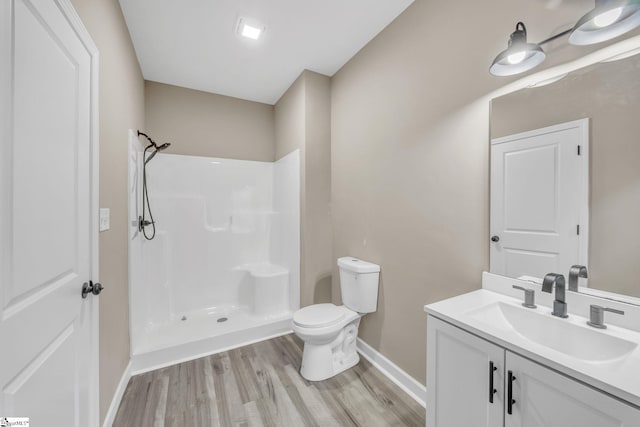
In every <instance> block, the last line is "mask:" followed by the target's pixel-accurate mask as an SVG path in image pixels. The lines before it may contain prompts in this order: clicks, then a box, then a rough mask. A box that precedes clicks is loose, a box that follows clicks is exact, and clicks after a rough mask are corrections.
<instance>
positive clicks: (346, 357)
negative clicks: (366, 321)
mask: <svg viewBox="0 0 640 427" xmlns="http://www.w3.org/2000/svg"><path fill="white" fill-rule="evenodd" d="M359 323H360V319H358V320H357V321H355V322H353V323H351V324H349V325H347V326H346V327H345V328H344V329H343V330H341V331H340V333H339V334H338V337H336V339H335V340H333V341H332V342H330V343H327V344H320V345H318V344H310V343H306V342H305V344H304V350H303V352H302V366H301V367H300V374H301V375H302V377H303V378H304V379H306V380H308V381H322V380H326V379H328V378H331V377H333V376H335V375H338V374H339V373H341V372H344V371H346V370H347V369H349V368H352V367H354V366H355V365H357V364H358V362H359V361H360V356H359V355H358V352H357V351H356V338H357V337H358V324H359Z"/></svg>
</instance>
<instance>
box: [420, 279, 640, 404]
mask: <svg viewBox="0 0 640 427" xmlns="http://www.w3.org/2000/svg"><path fill="white" fill-rule="evenodd" d="M494 303H504V304H509V305H514V306H517V307H521V303H522V299H521V298H520V299H517V298H513V297H510V296H506V295H502V294H500V293H497V292H493V291H490V290H486V289H481V290H477V291H474V292H470V293H467V294H464V295H460V296H457V297H453V298H449V299H446V300H443V301H440V302H436V303H433V304H429V305H426V306H425V307H424V310H425V311H426V312H427V313H428V314H429V315H431V316H434V317H437V318H439V319H441V320H444V321H446V322H448V323H451V324H453V325H455V326H457V327H460V328H462V329H464V330H466V331H468V332H470V333H472V334H475V335H477V336H479V337H481V338H484V339H486V340H487V341H491V342H493V343H495V344H497V345H499V346H501V347H504V348H505V349H507V350H509V351H511V352H513V353H517V354H519V355H521V356H524V357H526V358H529V359H531V360H533V361H535V362H538V363H540V364H542V365H544V366H547V367H549V368H551V369H553V370H556V371H558V372H560V373H562V374H565V375H567V376H570V377H573V378H575V379H577V380H579V381H582V382H583V383H585V384H588V385H590V386H592V387H595V388H597V389H599V390H602V391H604V392H606V393H608V394H611V395H613V396H615V397H618V398H619V399H622V400H624V401H626V402H628V403H630V404H633V405H635V406H637V407H639V408H640V332H637V331H634V330H630V329H625V328H622V327H619V326H615V325H611V324H608V328H607V329H606V330H597V329H593V332H594V333H603V334H608V335H612V336H615V337H618V338H622V339H625V340H628V341H632V342H634V343H638V344H639V345H638V346H637V347H636V348H635V349H634V350H633V351H632V352H631V353H629V354H628V355H626V356H625V357H621V358H619V359H613V360H606V361H598V362H595V361H586V360H581V359H578V358H575V357H572V356H569V355H567V354H564V353H561V352H559V351H556V350H554V349H552V348H549V347H546V346H544V345H541V344H538V343H536V342H533V341H531V340H529V339H528V338H526V337H524V336H523V335H520V334H519V333H518V332H516V331H515V330H513V329H508V328H501V327H498V326H495V325H492V324H491V322H482V321H481V320H478V318H477V316H473V315H472V313H473V312H476V311H477V309H478V308H479V307H482V306H488V305H490V304H494ZM536 310H538V312H540V313H541V314H545V315H546V314H548V315H549V316H551V309H550V308H549V307H546V306H544V305H540V303H539V302H538V308H537V309H536ZM586 320H587V319H586V318H585V317H582V316H579V315H577V314H570V316H569V318H567V319H558V321H562V322H570V323H574V324H575V325H579V326H580V327H588V326H585V322H586ZM553 333H554V331H553V330H550V331H549V334H553Z"/></svg>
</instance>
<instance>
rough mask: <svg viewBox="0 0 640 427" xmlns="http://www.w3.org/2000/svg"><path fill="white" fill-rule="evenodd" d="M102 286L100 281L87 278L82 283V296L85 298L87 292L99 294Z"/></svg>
mask: <svg viewBox="0 0 640 427" xmlns="http://www.w3.org/2000/svg"><path fill="white" fill-rule="evenodd" d="M103 289H104V287H103V286H102V285H101V284H100V283H93V281H91V280H89V281H88V282H84V283H83V284H82V298H86V297H87V295H89V294H94V295H100V292H102V290H103Z"/></svg>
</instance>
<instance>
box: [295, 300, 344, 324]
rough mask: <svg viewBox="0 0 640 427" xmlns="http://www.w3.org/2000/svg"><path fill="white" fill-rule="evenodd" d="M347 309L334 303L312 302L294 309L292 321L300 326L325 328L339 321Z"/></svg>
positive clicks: (342, 318)
mask: <svg viewBox="0 0 640 427" xmlns="http://www.w3.org/2000/svg"><path fill="white" fill-rule="evenodd" d="M347 314H348V311H347V310H345V308H344V307H343V306H340V307H338V306H336V305H334V304H314V305H310V306H308V307H304V308H302V309H300V310H298V311H296V312H295V313H294V315H293V323H294V324H295V325H297V326H299V327H302V328H326V327H330V326H333V325H337V324H339V323H341V322H342V321H343V320H344V319H345V317H346V316H347Z"/></svg>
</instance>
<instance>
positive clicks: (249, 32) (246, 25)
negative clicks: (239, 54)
mask: <svg viewBox="0 0 640 427" xmlns="http://www.w3.org/2000/svg"><path fill="white" fill-rule="evenodd" d="M263 32H264V26H262V25H260V24H259V23H257V22H255V21H252V20H247V19H245V18H240V20H239V21H238V34H240V35H241V36H243V37H246V38H248V39H251V40H258V39H259V38H260V36H261V35H262V33H263Z"/></svg>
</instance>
